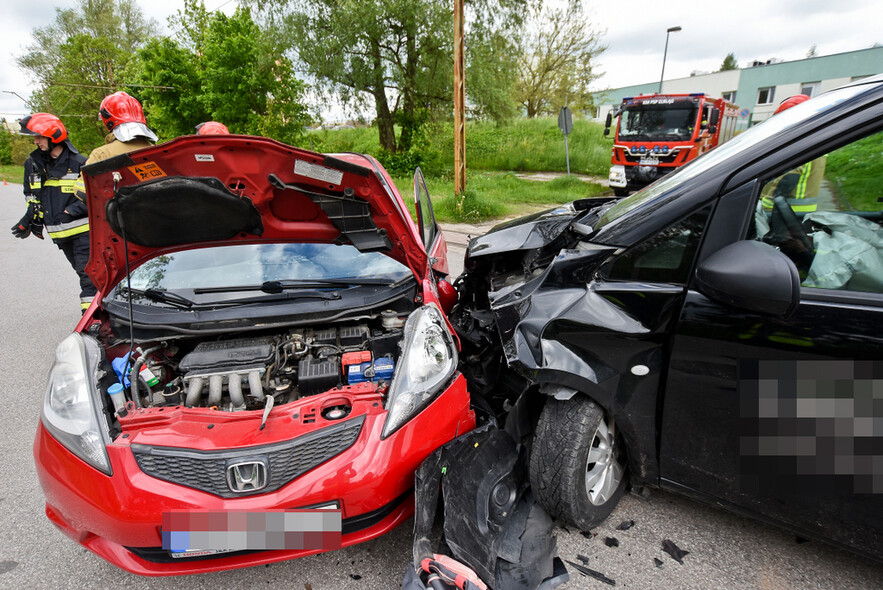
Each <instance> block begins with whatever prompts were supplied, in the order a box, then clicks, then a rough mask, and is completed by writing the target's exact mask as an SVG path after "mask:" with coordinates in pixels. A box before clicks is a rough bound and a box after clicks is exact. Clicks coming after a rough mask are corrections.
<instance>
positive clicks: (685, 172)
mask: <svg viewBox="0 0 883 590" xmlns="http://www.w3.org/2000/svg"><path fill="white" fill-rule="evenodd" d="M871 87H872V86H869V85H867V84H858V85H856V86H847V87H844V88H840V89H837V90H832V91H831V92H826V93H825V94H822V95H821V96H819V97H817V98H814V99H812V100H808V101H806V102H804V103H801V104H799V105H797V106H795V107H792V108H790V109H788V110H787V111H783V112H781V113H779V114H778V115H776V116H774V117H770V118H769V119H767V120H766V121H764V122H763V123H760V124H758V125H755V126H754V127H752V128H751V129H748V130H747V131H745V132H744V133H740V134H739V135H737V136H736V137H735V138H733V139H731V140H730V141H728V142H727V143H725V144H723V145H721V146H718V147H716V148H714V149H713V150H711V151H709V152H706V153H705V154H703V155H702V156H700V157H698V158H696V159H695V160H693V161H692V162H690V163H689V164H687V165H686V166H682V167H681V168H678V169H677V170H676V171H675V172H673V173H671V174H668V175H666V176H664V177H662V178H661V179H660V180H658V181H656V182H654V183H653V184H651V185H650V186H648V187H647V188H645V189H643V190H640V191H638V192H636V193H634V194H633V195H632V196H630V197H627V198H625V199H622V200H621V201H619V202H618V203H617V204H616V205H615V206H614V207H613V208H611V209H610V210H609V211H607V213H605V214H604V215H603V216H602V217H601V219H600V220H598V223H597V225H596V226H595V229H596V230H600V229H601V228H602V227H604V226H605V225H607V224H609V223H612V222H613V221H615V220H617V219H619V218H620V217H623V216H625V215H626V214H627V213H629V212H630V211H633V210H635V209H640V208H643V207H644V206H645V205H647V204H649V203H650V202H652V201H654V200H655V199H657V198H658V197H660V196H661V195H662V194H664V193H666V192H668V191H669V189H671V188H673V187H675V186H677V185H679V184H681V183H683V182H685V181H687V180H689V179H691V178H693V177H695V176H698V175H699V174H701V173H703V172H705V171H706V170H708V169H709V168H712V167H714V166H716V165H717V164H719V163H720V162H723V161H724V160H727V159H729V158H732V157H734V156H736V155H737V154H739V153H742V152H745V151H748V150H751V149H753V148H754V147H755V146H757V145H758V144H759V143H761V142H763V141H765V140H766V139H768V138H770V137H772V136H774V135H776V134H778V133H782V132H783V131H784V130H786V129H788V128H790V127H793V126H795V125H797V124H798V123H801V122H803V121H805V120H807V119H810V118H812V117H815V116H817V115H818V114H819V113H822V112H824V111H827V110H828V109H830V108H832V107H834V106H835V105H837V104H839V103H841V102H843V101H845V100H848V99H850V98H852V97H853V96H856V95H858V94H861V93H862V92H865V91H867V90H868V89H869V88H871Z"/></svg>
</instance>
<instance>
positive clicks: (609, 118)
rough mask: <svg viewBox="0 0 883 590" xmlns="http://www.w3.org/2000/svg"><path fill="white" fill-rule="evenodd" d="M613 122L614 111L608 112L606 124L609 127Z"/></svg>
mask: <svg viewBox="0 0 883 590" xmlns="http://www.w3.org/2000/svg"><path fill="white" fill-rule="evenodd" d="M612 123H613V113H607V118H606V119H604V126H605V127H607V128H608V129H609V128H610V125H611V124H612Z"/></svg>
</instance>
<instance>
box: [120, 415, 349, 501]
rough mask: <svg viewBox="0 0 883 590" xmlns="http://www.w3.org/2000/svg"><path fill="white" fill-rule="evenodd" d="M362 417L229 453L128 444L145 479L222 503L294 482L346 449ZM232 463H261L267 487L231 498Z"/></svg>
mask: <svg viewBox="0 0 883 590" xmlns="http://www.w3.org/2000/svg"><path fill="white" fill-rule="evenodd" d="M364 421H365V417H364V416H359V417H358V418H355V419H353V420H347V421H346V422H341V423H339V424H335V425H333V426H329V427H327V428H323V429H321V430H317V431H315V432H311V433H310V434H306V435H304V436H301V437H299V438H296V439H294V440H290V441H285V442H284V443H276V444H272V445H263V446H259V447H246V448H241V449H234V450H229V451H194V450H188V449H181V448H177V447H155V446H148V445H141V444H133V445H132V452H133V453H134V454H135V460H136V461H137V462H138V467H140V468H141V471H143V472H144V473H146V474H147V475H150V476H153V477H155V478H157V479H162V480H164V481H169V482H172V483H175V484H178V485H182V486H186V487H188V488H194V489H197V490H202V491H204V492H208V493H210V494H214V495H216V496H220V497H222V498H239V497H242V496H250V495H254V494H263V493H266V492H272V491H275V490H278V489H279V488H281V487H282V486H284V485H286V484H287V483H289V482H290V481H292V480H293V479H294V478H296V477H298V476H300V475H303V474H304V473H306V472H307V471H309V470H310V469H312V468H314V467H316V466H318V465H321V464H322V463H324V462H325V461H328V460H329V459H331V458H332V457H335V456H337V455H339V454H340V453H342V452H343V451H345V450H346V449H348V448H349V447H350V446H352V445H353V443H355V442H356V439H357V438H358V437H359V432H361V430H362V424H363V423H364ZM231 459H236V460H237V462H239V461H243V460H244V461H247V460H249V459H254V460H256V461H265V462H266V464H267V466H268V471H269V474H268V483H267V486H266V487H264V488H263V489H260V490H256V491H251V492H233V491H231V490H230V488H229V487H228V485H227V465H228V462H229V461H230V460H231Z"/></svg>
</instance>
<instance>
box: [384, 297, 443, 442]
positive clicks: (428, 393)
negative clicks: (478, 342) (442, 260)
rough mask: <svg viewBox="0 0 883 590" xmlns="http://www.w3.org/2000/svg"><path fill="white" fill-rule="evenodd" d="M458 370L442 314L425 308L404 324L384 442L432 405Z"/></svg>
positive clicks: (431, 307)
mask: <svg viewBox="0 0 883 590" xmlns="http://www.w3.org/2000/svg"><path fill="white" fill-rule="evenodd" d="M456 368H457V349H456V348H455V347H454V339H453V338H452V337H451V333H450V332H448V328H447V325H446V324H445V322H444V319H443V318H442V315H441V312H439V310H438V309H437V308H435V307H433V306H430V305H425V306H423V307H421V308H420V309H418V310H416V311H415V312H414V313H412V314H411V316H410V317H409V318H408V321H407V322H406V323H405V334H404V337H403V338H402V355H401V357H400V359H399V364H398V367H397V368H396V372H395V375H394V376H393V378H392V384H391V385H390V386H389V401H388V402H387V410H388V413H387V416H386V423H385V424H384V425H383V432H382V433H381V435H380V436H381V438H386V437H388V436H389V435H391V434H392V433H393V432H395V431H396V430H398V429H399V428H400V427H401V426H402V425H403V424H404V423H405V422H407V421H408V420H410V419H411V418H413V417H414V416H416V415H417V414H418V413H419V412H420V410H422V409H423V408H425V407H426V406H427V405H429V402H431V401H432V400H433V399H435V397H436V396H438V394H439V392H440V391H441V389H442V388H443V387H444V386H445V385H447V384H448V382H449V381H450V379H451V376H452V375H453V374H454V371H455V370H456Z"/></svg>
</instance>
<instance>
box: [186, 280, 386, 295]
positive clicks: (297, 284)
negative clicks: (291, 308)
mask: <svg viewBox="0 0 883 590" xmlns="http://www.w3.org/2000/svg"><path fill="white" fill-rule="evenodd" d="M391 284H392V281H391V280H389V279H372V278H364V279H315V280H292V281H264V282H263V283H261V284H260V285H236V286H230V287H202V288H199V289H194V290H193V292H194V293H195V294H196V295H201V294H203V293H236V292H240V291H263V292H264V293H271V294H276V293H282V292H283V291H296V290H300V289H322V288H328V287H352V286H357V285H384V286H387V285H391ZM319 295H321V293H320V294H319ZM317 296H318V295H317ZM338 297H339V296H338ZM335 298H337V297H335Z"/></svg>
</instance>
